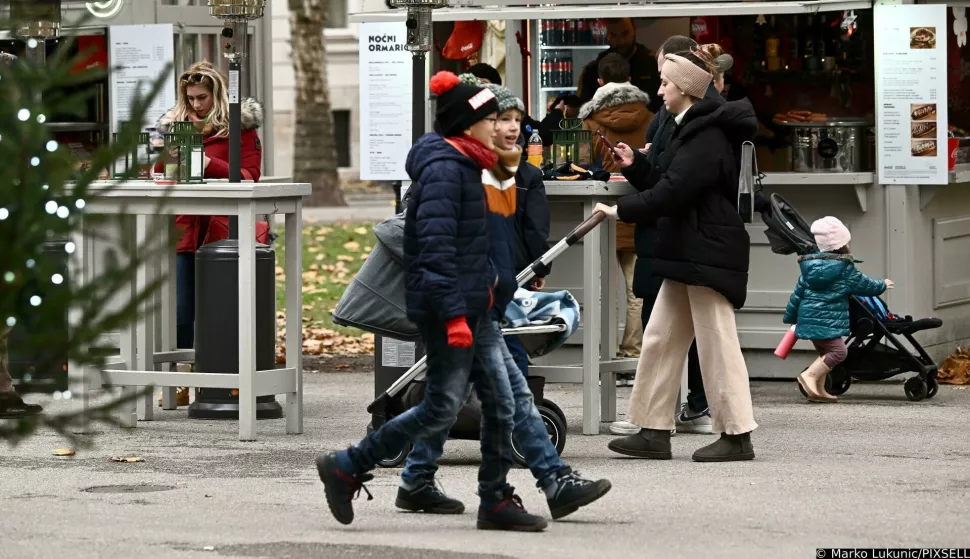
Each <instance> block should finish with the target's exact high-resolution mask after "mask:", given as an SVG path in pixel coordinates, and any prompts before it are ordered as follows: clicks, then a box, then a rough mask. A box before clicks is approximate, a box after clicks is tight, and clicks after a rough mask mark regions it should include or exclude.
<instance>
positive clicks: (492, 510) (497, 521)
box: [478, 487, 548, 532]
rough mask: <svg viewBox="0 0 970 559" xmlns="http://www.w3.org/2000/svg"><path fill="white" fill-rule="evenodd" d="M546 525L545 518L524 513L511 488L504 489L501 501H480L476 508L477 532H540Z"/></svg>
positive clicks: (518, 499)
mask: <svg viewBox="0 0 970 559" xmlns="http://www.w3.org/2000/svg"><path fill="white" fill-rule="evenodd" d="M547 524H548V523H547V522H546V519H545V518H542V517H541V516H536V515H534V514H529V513H528V512H526V510H525V507H523V506H522V499H521V498H520V497H519V496H518V495H516V494H515V489H514V488H512V487H509V488H507V489H506V491H505V494H504V495H503V496H502V499H501V500H493V499H482V503H481V505H479V507H478V529H479V530H507V531H510V532H541V531H543V530H545V529H546V526H547Z"/></svg>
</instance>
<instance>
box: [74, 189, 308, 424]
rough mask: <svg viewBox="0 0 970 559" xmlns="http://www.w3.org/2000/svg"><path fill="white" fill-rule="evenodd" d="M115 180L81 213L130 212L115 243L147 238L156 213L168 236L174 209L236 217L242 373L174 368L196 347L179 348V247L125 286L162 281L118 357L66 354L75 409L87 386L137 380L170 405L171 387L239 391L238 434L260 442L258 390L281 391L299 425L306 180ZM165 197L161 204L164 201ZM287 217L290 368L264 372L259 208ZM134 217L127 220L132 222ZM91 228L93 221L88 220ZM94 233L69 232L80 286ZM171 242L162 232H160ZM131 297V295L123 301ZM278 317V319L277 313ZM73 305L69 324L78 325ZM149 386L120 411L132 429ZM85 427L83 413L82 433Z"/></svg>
mask: <svg viewBox="0 0 970 559" xmlns="http://www.w3.org/2000/svg"><path fill="white" fill-rule="evenodd" d="M111 186H112V185H111V183H107V182H105V183H96V184H95V185H93V186H92V188H91V190H92V192H101V193H102V194H101V195H100V196H98V198H97V199H94V200H88V203H87V206H86V207H85V209H84V213H85V214H116V215H122V216H126V219H125V221H127V222H128V223H127V224H126V226H123V227H122V231H123V234H122V239H121V242H123V243H126V244H129V245H130V246H139V245H140V244H142V243H144V241H145V240H146V236H147V235H149V234H150V233H149V232H150V231H151V227H150V225H152V224H153V223H154V222H153V220H156V219H164V220H165V221H166V223H165V226H164V227H163V231H164V234H163V235H165V236H169V238H170V236H171V235H174V234H175V227H174V225H175V223H174V222H175V215H176V214H178V215H228V216H238V218H239V230H238V233H239V254H240V257H239V325H238V326H239V374H225V373H206V372H189V373H186V372H174V371H173V370H172V369H173V365H174V363H177V362H185V361H194V359H195V352H194V350H177V349H176V347H175V339H176V337H175V326H176V320H175V307H176V306H175V252H174V250H173V251H170V252H168V253H167V257H166V258H162V259H160V260H159V261H158V262H154V263H153V265H150V266H141V267H140V268H139V270H138V273H137V278H136V280H135V281H134V282H132V285H131V287H130V291H129V292H128V293H126V294H122V297H123V298H125V297H131V296H132V295H133V294H135V293H138V292H140V291H141V290H143V289H144V288H145V286H147V285H149V284H150V283H151V282H152V281H153V280H154V278H163V279H164V280H165V282H164V284H163V287H162V289H161V291H160V293H159V294H157V296H156V297H155V298H154V300H149V301H146V302H145V303H144V304H143V305H142V308H141V314H140V315H139V317H138V319H137V320H136V321H135V322H133V323H132V324H131V325H129V326H128V327H127V328H125V329H124V330H123V331H122V332H121V335H120V340H121V347H120V349H121V351H120V356H118V357H116V358H109V359H108V363H106V364H105V366H104V367H103V369H102V370H96V369H92V368H90V367H84V368H82V367H78V366H77V365H76V364H75V363H72V362H68V377H69V379H70V382H71V385H72V392H73V393H74V395H75V397H74V398H73V399H74V402H75V404H74V405H75V406H76V407H78V408H80V411H82V412H83V411H86V410H87V407H88V397H89V391H90V390H91V389H100V388H102V387H122V388H123V390H124V391H126V392H127V393H129V394H130V393H132V392H135V391H136V390H137V388H136V387H139V386H162V387H167V388H166V389H165V394H164V396H165V397H164V399H165V407H166V408H169V409H171V408H172V407H173V406H174V391H175V388H174V387H178V386H192V387H199V388H224V389H238V390H239V439H240V440H242V441H253V440H256V398H257V397H258V396H268V395H277V394H283V395H285V404H284V412H285V414H286V432H287V433H288V434H300V433H302V432H303V351H302V336H301V335H300V332H302V312H303V309H302V306H301V303H302V293H301V285H302V277H301V273H302V262H301V260H302V247H301V244H302V243H301V241H302V235H301V228H302V221H303V217H302V211H303V198H304V197H306V196H309V195H310V191H311V187H310V185H309V184H306V183H299V184H297V183H274V184H262V183H252V182H245V183H227V182H219V183H210V184H198V185H187V184H186V185H178V186H175V187H169V188H168V189H166V187H161V186H157V185H155V184H154V183H153V182H151V181H131V182H127V183H124V184H122V185H120V186H117V187H115V188H114V189H113V190H110V191H108V190H107V189H108V188H109V187H111ZM160 203H161V204H160ZM278 213H281V214H285V215H286V225H285V227H286V229H285V230H286V237H285V245H284V247H285V251H286V263H285V266H284V268H285V273H286V331H287V334H288V336H287V340H286V366H285V367H284V368H281V369H272V370H267V371H257V370H256V329H255V324H254V322H255V318H256V273H255V272H256V266H255V264H256V257H255V256H256V252H255V250H256V248H255V242H256V241H255V238H256V230H255V223H256V216H257V215H259V214H270V215H273V214H278ZM132 222H133V223H132ZM85 229H89V228H85ZM96 233H97V232H95V231H90V230H86V231H85V232H84V234H83V235H80V234H79V235H75V236H74V237H72V239H71V240H72V241H73V242H74V243H75V246H76V249H75V250H76V252H77V255H76V256H77V258H74V259H72V269H71V271H70V276H69V277H70V280H71V281H73V282H78V284H79V285H82V284H83V283H84V282H85V281H86V279H87V278H88V277H91V276H92V275H93V274H94V273H95V271H94V269H93V267H94V258H93V255H92V253H93V251H92V250H86V246H87V245H88V244H89V243H90V239H91V238H92V235H93V234H96ZM166 240H168V239H166ZM129 300H130V299H129ZM274 319H275V317H274ZM77 320H78V316H77V314H76V313H71V314H70V316H69V324H70V325H71V326H72V327H73V326H74V325H76V324H77ZM153 411H154V394H149V395H148V396H146V397H145V398H141V399H139V401H138V402H137V404H132V405H131V406H130V407H128V408H127V409H124V410H122V414H121V415H122V417H121V421H122V423H123V424H124V425H126V426H129V427H135V425H136V424H137V421H138V420H143V421H150V420H152V419H153ZM84 430H86V421H82V425H81V428H80V432H84Z"/></svg>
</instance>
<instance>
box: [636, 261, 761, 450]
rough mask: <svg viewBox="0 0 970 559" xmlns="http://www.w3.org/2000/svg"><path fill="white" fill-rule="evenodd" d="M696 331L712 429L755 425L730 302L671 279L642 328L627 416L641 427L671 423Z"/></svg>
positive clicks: (731, 430)
mask: <svg viewBox="0 0 970 559" xmlns="http://www.w3.org/2000/svg"><path fill="white" fill-rule="evenodd" d="M695 336H696V338H697V353H698V356H699V357H700V362H701V374H702V376H703V377H704V388H705V392H706V393H707V403H708V405H709V406H710V408H711V420H712V423H713V428H714V432H715V433H726V434H728V435H739V434H741V433H748V432H750V431H753V430H754V429H755V428H756V427H757V426H758V424H757V423H755V421H754V411H753V409H752V407H751V389H750V387H749V386H748V368H747V367H746V366H745V364H744V357H742V355H741V342H739V341H738V329H737V325H736V324H735V321H734V307H732V306H731V303H729V302H728V300H727V299H725V298H724V296H723V295H721V294H720V293H718V292H716V291H714V290H713V289H710V288H708V287H697V286H692V285H684V284H682V283H678V282H675V281H670V280H664V282H663V286H661V288H660V294H659V295H658V296H657V302H656V304H655V305H654V307H653V312H651V313H650V322H649V323H648V324H647V328H646V330H645V331H644V332H643V348H642V349H641V351H640V361H639V362H638V363H637V375H636V379H635V380H634V383H633V394H632V395H631V396H630V409H629V411H628V413H627V418H628V420H629V421H630V422H631V423H633V424H635V425H639V426H640V427H643V428H646V429H662V430H670V429H673V428H674V406H675V405H676V400H677V391H678V390H679V388H680V380H681V375H683V371H684V363H685V362H686V360H687V351H688V350H689V349H690V345H691V342H692V341H693V340H694V338H695Z"/></svg>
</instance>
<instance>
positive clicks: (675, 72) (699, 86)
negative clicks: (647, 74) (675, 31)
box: [663, 54, 714, 99]
mask: <svg viewBox="0 0 970 559" xmlns="http://www.w3.org/2000/svg"><path fill="white" fill-rule="evenodd" d="M663 73H664V75H666V76H667V79H669V80H670V81H672V82H673V83H674V85H676V86H677V87H679V88H680V90H681V91H683V92H684V93H686V94H687V95H690V96H691V97H695V98H697V99H703V98H704V94H705V93H707V87H708V86H709V85H710V84H711V80H713V79H714V76H712V75H711V74H710V73H709V72H705V71H704V70H701V69H700V68H699V67H698V66H697V65H696V64H694V63H693V62H691V61H690V60H687V59H686V58H684V57H683V56H678V55H676V54H665V55H664V65H663Z"/></svg>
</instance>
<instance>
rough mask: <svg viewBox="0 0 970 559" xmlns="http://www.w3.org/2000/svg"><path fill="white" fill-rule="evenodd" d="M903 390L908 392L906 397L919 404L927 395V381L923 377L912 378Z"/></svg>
mask: <svg viewBox="0 0 970 559" xmlns="http://www.w3.org/2000/svg"><path fill="white" fill-rule="evenodd" d="M903 390H904V391H905V392H906V397H907V398H909V399H910V400H912V401H913V402H919V401H920V400H922V399H923V398H926V395H927V386H926V381H925V380H923V379H922V378H921V377H918V376H916V377H912V378H910V379H909V380H907V381H906V384H904V385H903Z"/></svg>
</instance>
